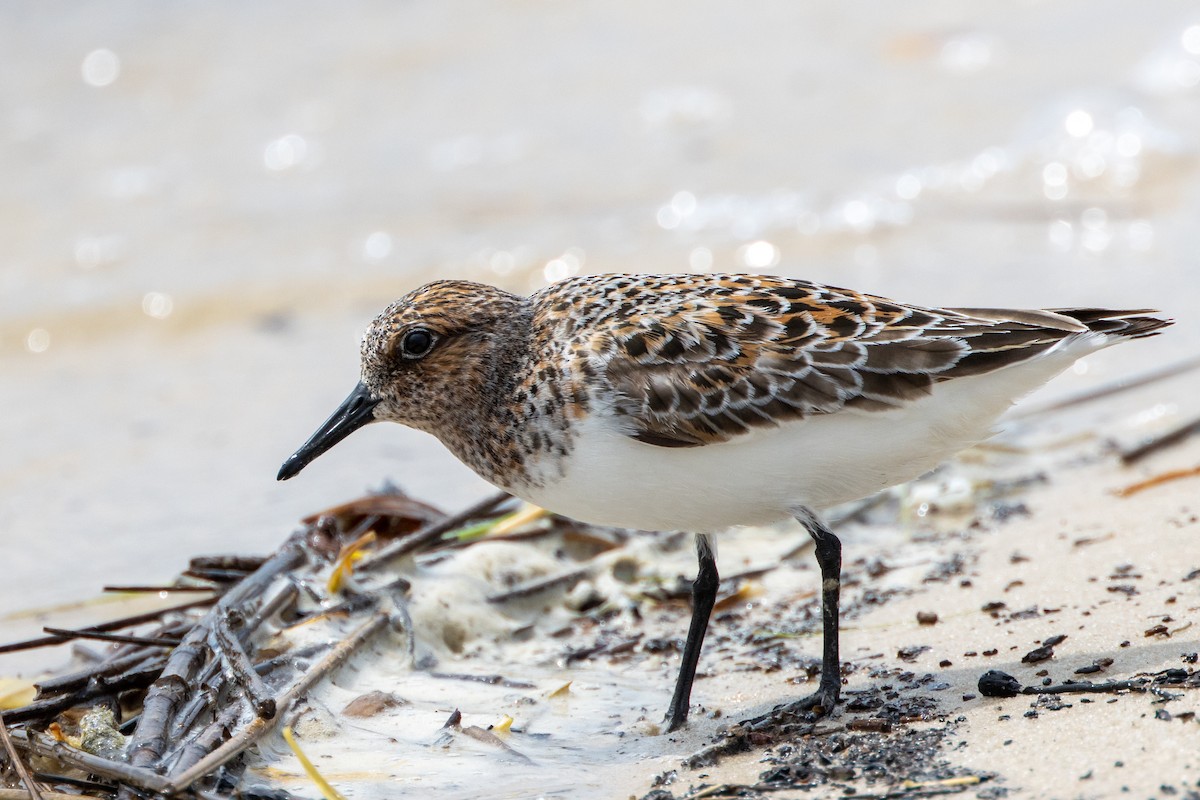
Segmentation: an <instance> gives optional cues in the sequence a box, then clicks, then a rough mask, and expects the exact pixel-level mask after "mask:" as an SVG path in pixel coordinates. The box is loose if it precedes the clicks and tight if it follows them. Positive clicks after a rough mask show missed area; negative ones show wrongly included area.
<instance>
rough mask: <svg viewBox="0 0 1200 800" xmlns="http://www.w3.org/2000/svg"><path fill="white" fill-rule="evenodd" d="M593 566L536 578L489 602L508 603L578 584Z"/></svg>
mask: <svg viewBox="0 0 1200 800" xmlns="http://www.w3.org/2000/svg"><path fill="white" fill-rule="evenodd" d="M592 569H593V566H592V565H590V564H589V565H585V566H582V567H576V568H574V569H568V570H564V571H563V572H556V573H555V574H553V575H544V576H542V577H540V578H534V579H533V580H531V581H525V582H524V583H519V584H517V585H516V586H514V587H512V588H511V589H509V590H507V591H504V592H497V593H496V594H489V595H488V597H487V601H488V602H489V603H507V602H508V601H509V600H516V599H518V598H521V597H529V596H530V595H533V594H537V593H539V592H544V591H546V590H547V589H555V588H557V587H559V586H563V585H566V584H571V583H576V582H578V581H580V580H582V579H583V578H585V577H587V576H588V574H589V573H590V572H591V571H592Z"/></svg>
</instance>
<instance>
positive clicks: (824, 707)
mask: <svg viewBox="0 0 1200 800" xmlns="http://www.w3.org/2000/svg"><path fill="white" fill-rule="evenodd" d="M840 689H841V687H840V686H825V685H822V686H821V687H820V688H819V689H817V691H815V692H813V693H812V694H810V695H808V696H807V697H802V698H800V699H799V700H794V701H792V702H790V703H783V704H781V705H777V706H775V708H773V709H771V710H770V711H768V712H767V713H766V714H761V715H759V716H757V717H754V718H753V719H747V720H743V721H742V723H741V725H742V726H743V727H744V728H746V729H748V730H751V731H761V730H770V729H781V728H789V729H790V728H794V727H796V726H797V725H811V724H812V723H814V722H816V721H817V720H818V719H820V718H821V717H824V716H827V715H829V714H831V713H832V712H833V709H834V707H835V706H837V702H838V696H839V695H840V694H841V692H840Z"/></svg>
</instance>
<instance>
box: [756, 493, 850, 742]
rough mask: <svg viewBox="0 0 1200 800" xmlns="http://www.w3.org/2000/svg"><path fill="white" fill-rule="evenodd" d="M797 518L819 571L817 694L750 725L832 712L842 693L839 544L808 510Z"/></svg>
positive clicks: (791, 703) (780, 706) (775, 709)
mask: <svg viewBox="0 0 1200 800" xmlns="http://www.w3.org/2000/svg"><path fill="white" fill-rule="evenodd" d="M795 515H796V519H797V520H798V521H799V522H800V524H801V525H803V526H804V527H805V529H806V530H807V531H808V535H809V536H811V537H812V539H813V542H814V544H816V551H817V566H819V567H820V568H821V634H822V635H821V682H820V683H819V684H817V691H815V692H813V693H812V694H810V695H808V696H807V697H802V698H800V699H799V700H794V701H792V702H790V703H785V704H783V705H779V706H776V707H775V708H774V709H773V710H772V711H770V712H768V713H767V714H763V715H762V716H760V717H756V718H754V719H752V720H747V723H748V724H750V725H758V724H762V723H766V722H780V721H781V718H782V717H783V716H784V715H790V714H801V713H804V714H808V713H812V714H817V715H824V714H828V713H830V712H832V711H833V708H834V706H836V705H837V702H838V698H839V697H841V693H842V665H841V661H840V659H839V656H838V600H839V599H840V597H841V591H842V543H841V541H840V540H839V539H838V538H837V536H834V534H833V531H831V530H829V528H828V527H827V526H826V525H825V523H824V522H822V521H821V519H820V517H818V516H817V515H816V514H815V513H814V512H812V511H811V510H809V509H807V508H800V509H796V510H795Z"/></svg>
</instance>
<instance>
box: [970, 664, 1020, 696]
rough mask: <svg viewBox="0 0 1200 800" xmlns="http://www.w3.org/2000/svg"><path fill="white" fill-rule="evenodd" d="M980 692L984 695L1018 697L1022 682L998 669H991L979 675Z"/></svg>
mask: <svg viewBox="0 0 1200 800" xmlns="http://www.w3.org/2000/svg"><path fill="white" fill-rule="evenodd" d="M979 693H980V694H981V695H983V696H984V697H1016V696H1017V695H1018V694H1020V693H1021V682H1020V681H1018V680H1017V679H1016V678H1014V677H1013V676H1012V675H1009V674H1008V673H1007V672H1001V671H1000V670H998V669H989V670H988V671H987V672H985V673H983V674H982V675H980V676H979Z"/></svg>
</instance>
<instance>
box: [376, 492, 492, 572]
mask: <svg viewBox="0 0 1200 800" xmlns="http://www.w3.org/2000/svg"><path fill="white" fill-rule="evenodd" d="M511 496H512V495H510V494H509V493H508V492H498V493H497V494H494V495H491V496H490V497H485V498H484V499H483V500H480V501H479V502H478V503H476V504H475V505H473V506H470V507H469V508H465V509H463V510H462V511H459V512H458V513H456V514H451V515H450V516H448V517H446V518H445V519H443V520H441V521H439V522H435V523H433V524H432V525H426V526H425V527H424V528H422V529H421V530H419V531H416V532H414V533H410V534H409V535H408V536H405V537H403V538H401V539H397V540H396V541H394V542H392V543H391V544H389V545H388V546H387V547H383V548H380V550H378V551H377V552H376V553H375V554H374V555H371V556H368V557H366V558H364V559H363V560H362V561H360V562H359V563H358V565H357V566H356V567H355V570H357V571H359V572H369V571H371V570H373V569H379V568H380V567H382V566H384V565H385V564H387V563H388V562H390V561H392V560H394V559H397V558H399V557H400V556H402V555H405V554H406V553H411V552H412V551H413V550H416V549H417V548H419V547H422V546H424V545H426V544H429V543H430V542H433V541H435V540H436V539H438V538H440V537H441V535H442V534H443V533H446V532H448V531H452V530H454V529H455V528H457V527H459V526H461V525H463V524H464V523H466V522H468V521H470V520H472V519H474V518H475V517H481V516H483V515H484V514H487V513H488V512H490V511H492V510H493V509H495V508H496V506H498V505H500V504H501V503H503V502H504V501H505V500H507V499H509V498H510V497H511Z"/></svg>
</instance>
